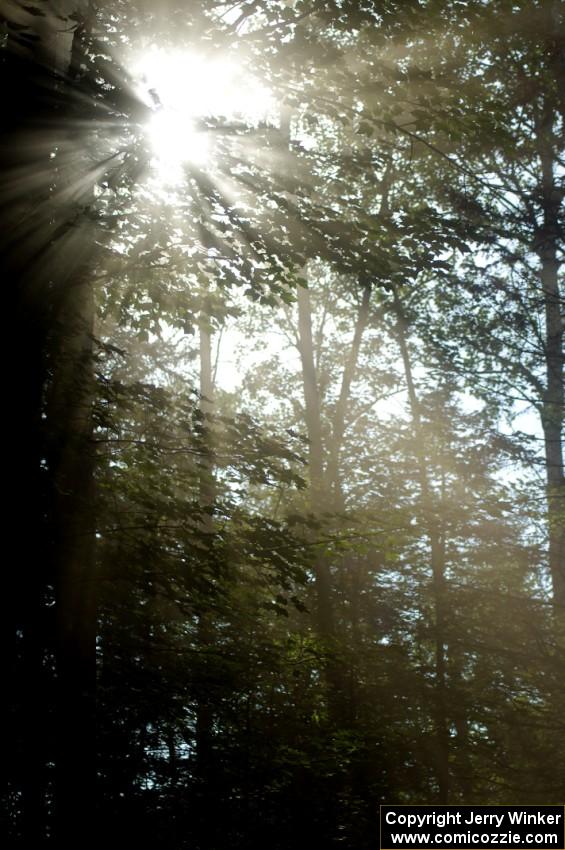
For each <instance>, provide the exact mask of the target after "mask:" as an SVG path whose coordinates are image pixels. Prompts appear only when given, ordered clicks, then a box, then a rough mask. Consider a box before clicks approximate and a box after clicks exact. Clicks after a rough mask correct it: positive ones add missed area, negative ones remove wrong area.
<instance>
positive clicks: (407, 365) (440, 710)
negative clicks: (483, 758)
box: [394, 289, 450, 804]
mask: <svg viewBox="0 0 565 850" xmlns="http://www.w3.org/2000/svg"><path fill="white" fill-rule="evenodd" d="M394 311H395V314H396V321H397V324H396V329H397V337H398V344H399V348H400V353H401V357H402V363H403V366H404V375H405V380H406V387H407V390H408V402H409V405H410V412H411V416H412V425H413V431H414V441H415V448H416V458H417V462H418V477H419V481H420V496H421V503H422V513H423V516H424V522H425V527H426V533H427V536H428V541H429V546H430V564H431V569H432V595H433V600H434V609H435V629H434V643H435V648H434V654H435V709H434V722H435V732H436V745H437V758H436V777H437V782H438V789H439V798H438V802H439V803H442V804H447V802H448V801H449V792H450V772H449V755H450V753H449V750H450V746H449V724H448V717H447V681H446V635H445V631H446V600H445V536H444V534H443V531H442V528H441V521H440V519H439V518H438V516H437V511H436V510H435V506H434V504H433V498H432V492H431V488H430V483H429V473H428V464H427V458H426V451H425V436H424V433H423V429H422V421H421V417H420V403H419V400H418V395H417V392H416V385H415V383H414V375H413V372H412V362H411V359H410V352H409V349H408V341H407V338H406V319H405V317H404V313H403V310H402V304H401V301H400V298H399V296H398V292H397V291H396V289H395V290H394Z"/></svg>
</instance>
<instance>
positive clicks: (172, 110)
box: [136, 46, 274, 182]
mask: <svg viewBox="0 0 565 850" xmlns="http://www.w3.org/2000/svg"><path fill="white" fill-rule="evenodd" d="M136 66H137V67H136V76H137V77H138V79H140V80H141V81H142V86H143V88H144V89H145V93H146V98H150V99H151V105H152V106H153V114H152V117H151V119H150V121H149V124H148V127H147V134H148V138H149V142H150V145H151V148H152V151H153V156H154V162H153V165H154V167H155V169H156V170H157V172H158V173H159V175H160V176H161V177H163V178H165V179H166V180H168V182H175V181H176V180H177V179H179V178H180V176H181V175H182V173H183V169H184V166H186V164H195V165H200V166H201V165H203V164H205V163H206V161H207V160H208V159H209V157H210V156H211V151H212V145H211V143H210V135H211V134H210V133H208V132H206V129H205V128H204V129H203V119H204V118H211V117H214V118H225V119H226V120H227V121H233V120H242V121H244V122H245V123H247V124H250V125H254V124H257V123H258V122H259V121H262V120H267V119H268V117H269V115H271V114H272V113H273V111H274V102H273V98H272V95H271V93H270V92H269V91H268V89H267V88H266V87H265V86H263V85H262V84H261V83H260V82H259V81H257V80H255V79H253V78H252V77H251V76H250V75H249V74H248V73H247V72H246V71H245V70H244V69H243V68H241V67H240V66H238V65H237V64H236V63H235V62H234V61H233V60H232V59H218V58H214V59H210V58H207V57H204V56H201V55H198V54H197V53H192V52H189V51H182V50H175V51H167V50H163V49H162V48H159V47H157V46H153V47H151V48H149V50H147V51H145V52H144V55H143V56H142V57H141V58H140V59H139V60H138V61H137V62H136Z"/></svg>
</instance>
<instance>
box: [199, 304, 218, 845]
mask: <svg viewBox="0 0 565 850" xmlns="http://www.w3.org/2000/svg"><path fill="white" fill-rule="evenodd" d="M199 349H200V351H199V353H200V404H199V407H200V413H201V414H202V417H203V418H202V428H203V436H202V456H201V460H200V480H199V507H200V510H201V511H202V515H201V520H200V533H201V536H202V547H203V550H204V554H203V558H202V562H203V564H204V567H205V570H206V571H207V572H208V571H209V570H210V569H211V567H212V565H211V564H210V560H211V558H212V557H213V534H214V520H213V517H212V514H211V512H210V511H211V509H212V507H213V504H214V500H215V498H216V487H215V481H214V463H213V459H212V452H213V439H212V425H211V422H210V420H209V416H210V414H211V413H212V411H213V406H214V378H213V368H212V336H211V330H210V319H209V316H208V314H207V311H205V310H202V311H201V314H200V322H199ZM197 618H198V623H197V643H198V652H199V654H200V655H201V658H202V661H201V663H200V664H199V669H200V672H201V676H202V679H201V681H200V685H199V696H198V702H197V706H196V776H197V779H198V782H199V786H200V787H199V799H200V811H199V812H198V817H197V819H196V832H197V836H198V842H199V843H198V846H205V844H206V841H207V840H210V836H211V835H212V834H213V819H214V811H215V808H216V804H215V799H214V765H213V723H214V715H213V706H212V701H211V699H210V695H209V687H210V683H209V682H208V680H207V677H208V670H209V667H210V665H209V658H208V655H209V652H210V649H211V647H213V643H214V624H213V620H212V615H211V612H210V611H209V610H208V608H207V603H206V599H205V598H203V599H202V600H201V602H200V606H199V610H198V612H197Z"/></svg>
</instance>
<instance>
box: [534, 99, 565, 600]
mask: <svg viewBox="0 0 565 850" xmlns="http://www.w3.org/2000/svg"><path fill="white" fill-rule="evenodd" d="M554 120H555V116H554V113H553V110H552V108H551V107H550V106H548V105H544V108H543V112H542V115H541V117H540V119H539V122H538V127H537V140H538V150H539V156H540V162H541V176H542V180H541V197H542V209H543V224H542V226H541V227H540V228H539V229H538V231H537V233H536V250H537V254H538V257H539V259H540V265H541V269H540V283H541V289H542V294H543V301H544V309H545V372H546V390H545V395H544V397H543V400H542V409H541V419H542V427H543V433H544V446H545V466H546V481H547V514H548V526H549V570H550V574H551V581H552V586H553V599H554V602H555V605H556V606H558V608H559V609H560V612H561V613H565V478H564V476H563V423H564V417H565V399H564V392H563V315H562V313H563V310H562V298H561V293H560V287H559V278H558V274H559V265H560V263H559V258H558V242H559V239H560V238H561V225H560V205H561V195H560V192H559V189H558V187H557V185H556V182H555V168H556V161H555V154H554V140H553V122H554Z"/></svg>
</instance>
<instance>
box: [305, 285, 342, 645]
mask: <svg viewBox="0 0 565 850" xmlns="http://www.w3.org/2000/svg"><path fill="white" fill-rule="evenodd" d="M297 301H298V340H299V352H300V360H301V363H302V381H303V389H304V411H305V419H306V430H307V432H308V440H309V452H308V460H309V471H310V509H311V511H312V513H313V514H314V515H315V516H320V515H321V514H322V513H323V512H324V510H326V508H327V494H326V492H325V482H324V446H323V441H322V419H321V413H320V394H319V390H318V381H317V378H316V364H315V358H314V345H313V339H312V306H311V303H310V293H309V291H308V290H307V289H306V288H304V287H302V286H299V287H298V292H297ZM315 571H316V594H317V618H318V628H319V631H320V635H321V636H322V637H323V638H324V639H327V640H330V641H331V640H332V639H333V637H334V631H335V627H334V612H333V604H332V597H331V574H330V567H329V564H328V561H327V559H326V558H324V557H323V556H321V555H320V556H318V557H317V558H316V563H315Z"/></svg>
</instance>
